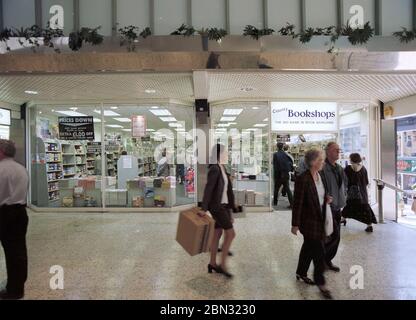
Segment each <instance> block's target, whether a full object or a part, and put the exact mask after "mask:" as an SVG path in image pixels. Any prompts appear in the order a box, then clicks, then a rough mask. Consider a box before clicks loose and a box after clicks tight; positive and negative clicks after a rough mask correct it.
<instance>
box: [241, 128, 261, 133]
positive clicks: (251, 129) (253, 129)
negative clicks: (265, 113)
mask: <svg viewBox="0 0 416 320" xmlns="http://www.w3.org/2000/svg"><path fill="white" fill-rule="evenodd" d="M258 130H260V129H255V128H250V129H244V130H243V132H249V131H258Z"/></svg>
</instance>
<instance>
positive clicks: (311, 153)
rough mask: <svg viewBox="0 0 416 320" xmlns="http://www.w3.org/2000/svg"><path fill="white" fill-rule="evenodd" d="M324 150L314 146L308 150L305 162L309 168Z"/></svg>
mask: <svg viewBox="0 0 416 320" xmlns="http://www.w3.org/2000/svg"><path fill="white" fill-rule="evenodd" d="M321 153H322V150H321V149H316V148H312V149H309V150H308V151H306V153H305V164H306V166H307V167H308V168H310V167H311V165H312V162H313V161H315V160H316V159H318V157H319V156H320V155H321Z"/></svg>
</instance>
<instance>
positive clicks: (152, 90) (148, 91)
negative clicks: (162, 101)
mask: <svg viewBox="0 0 416 320" xmlns="http://www.w3.org/2000/svg"><path fill="white" fill-rule="evenodd" d="M144 92H146V93H148V94H153V93H156V90H155V89H146V90H144Z"/></svg>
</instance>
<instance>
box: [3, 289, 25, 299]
mask: <svg viewBox="0 0 416 320" xmlns="http://www.w3.org/2000/svg"><path fill="white" fill-rule="evenodd" d="M23 297H24V294H23V293H22V294H15V293H9V292H7V290H2V291H0V300H20V299H22V298H23Z"/></svg>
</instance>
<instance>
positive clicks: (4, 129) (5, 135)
mask: <svg viewBox="0 0 416 320" xmlns="http://www.w3.org/2000/svg"><path fill="white" fill-rule="evenodd" d="M0 139H5V140H9V139H10V127H9V126H0Z"/></svg>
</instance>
